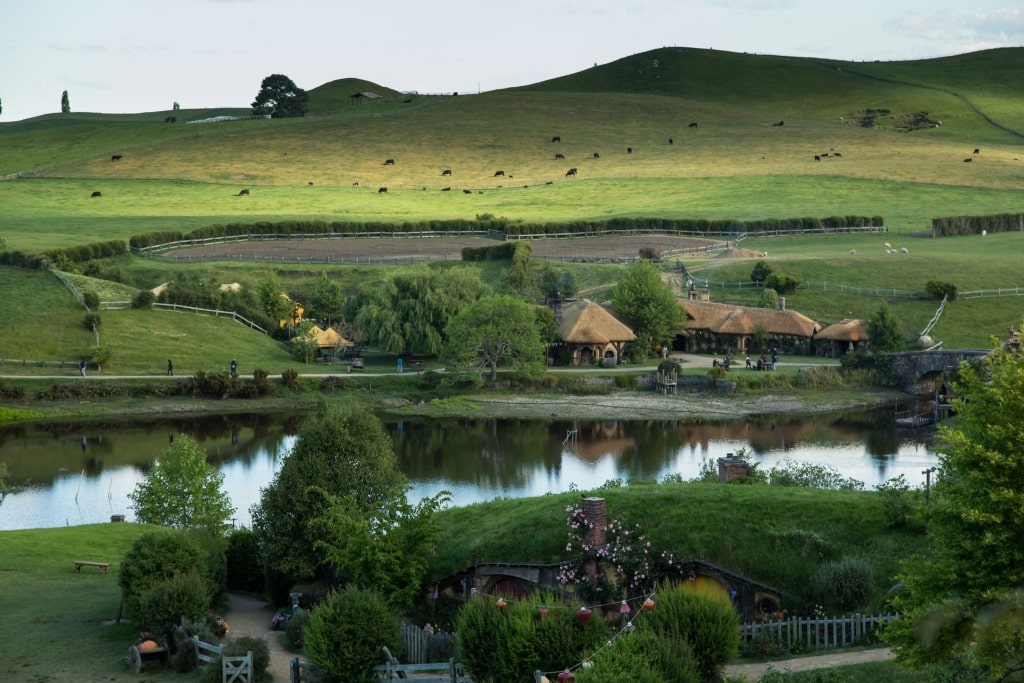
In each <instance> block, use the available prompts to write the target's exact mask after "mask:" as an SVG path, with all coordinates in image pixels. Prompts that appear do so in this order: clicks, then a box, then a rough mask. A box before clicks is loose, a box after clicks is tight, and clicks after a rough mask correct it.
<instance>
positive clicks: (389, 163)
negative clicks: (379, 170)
mask: <svg viewBox="0 0 1024 683" xmlns="http://www.w3.org/2000/svg"><path fill="white" fill-rule="evenodd" d="M384 165H385V166H394V165H395V160H394V159H385V160H384Z"/></svg>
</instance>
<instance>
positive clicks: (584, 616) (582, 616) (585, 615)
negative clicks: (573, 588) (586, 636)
mask: <svg viewBox="0 0 1024 683" xmlns="http://www.w3.org/2000/svg"><path fill="white" fill-rule="evenodd" d="M591 614H593V612H591V611H590V610H589V609H587V608H586V607H580V608H579V609H578V610H576V619H578V620H579V622H580V626H582V627H583V628H586V627H587V624H589V623H590V615H591Z"/></svg>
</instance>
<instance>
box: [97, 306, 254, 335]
mask: <svg viewBox="0 0 1024 683" xmlns="http://www.w3.org/2000/svg"><path fill="white" fill-rule="evenodd" d="M131 305H132V302H131V301H101V302H100V308H101V309H105V310H108V311H117V310H124V309H126V308H131ZM153 309H154V310H157V311H171V312H178V311H186V312H190V313H198V314H199V315H212V316H213V317H215V318H222V317H223V318H231V319H232V320H234V321H235V322H238V323H241V324H243V325H245V326H247V327H249V328H251V329H254V330H259V331H260V332H262V333H263V334H268V332H267V331H266V330H265V329H263V328H262V327H260V326H259V325H257V324H256V323H254V322H253V321H251V320H249V319H248V318H246V317H244V316H241V315H238V314H237V313H235V312H234V311H221V310H219V309H214V308H197V307H195V306H184V305H182V304H162V303H155V304H153Z"/></svg>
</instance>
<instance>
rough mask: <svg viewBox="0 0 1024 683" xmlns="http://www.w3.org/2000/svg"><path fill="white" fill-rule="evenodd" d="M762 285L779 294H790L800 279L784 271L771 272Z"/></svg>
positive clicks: (797, 285) (798, 284)
mask: <svg viewBox="0 0 1024 683" xmlns="http://www.w3.org/2000/svg"><path fill="white" fill-rule="evenodd" d="M764 286H765V287H766V288H768V289H774V290H775V291H776V292H777V293H778V294H779V295H784V294H792V293H793V292H795V291H796V288H797V287H799V286H800V281H799V280H797V279H796V278H794V277H792V276H790V275H786V274H784V273H772V274H770V275H769V276H768V277H766V278H765V279H764Z"/></svg>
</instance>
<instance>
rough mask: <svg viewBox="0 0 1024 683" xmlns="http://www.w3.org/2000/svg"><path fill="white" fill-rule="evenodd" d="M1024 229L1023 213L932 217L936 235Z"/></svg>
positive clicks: (949, 235)
mask: <svg viewBox="0 0 1024 683" xmlns="http://www.w3.org/2000/svg"><path fill="white" fill-rule="evenodd" d="M1021 230H1024V213H998V214H994V215H992V216H945V217H943V218H933V219H932V232H933V233H934V234H935V236H936V237H955V236H957V235H980V234H981V233H982V232H983V231H984V232H1011V231H1018V232H1019V231H1021Z"/></svg>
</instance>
